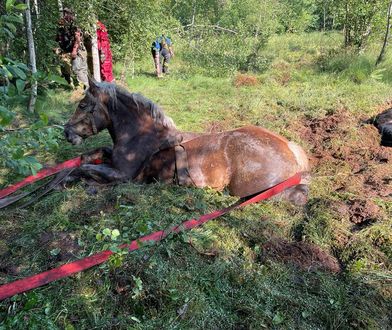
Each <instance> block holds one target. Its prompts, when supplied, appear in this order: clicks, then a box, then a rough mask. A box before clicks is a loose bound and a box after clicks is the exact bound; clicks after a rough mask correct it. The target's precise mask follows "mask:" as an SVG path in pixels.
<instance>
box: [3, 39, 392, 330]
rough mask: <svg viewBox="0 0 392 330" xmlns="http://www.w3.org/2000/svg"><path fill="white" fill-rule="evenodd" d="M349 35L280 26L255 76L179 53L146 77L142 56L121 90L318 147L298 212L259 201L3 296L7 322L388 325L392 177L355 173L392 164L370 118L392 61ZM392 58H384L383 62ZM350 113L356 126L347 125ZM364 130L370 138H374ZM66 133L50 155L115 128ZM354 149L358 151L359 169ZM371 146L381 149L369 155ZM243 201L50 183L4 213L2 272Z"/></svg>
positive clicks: (104, 139) (219, 123)
mask: <svg viewBox="0 0 392 330" xmlns="http://www.w3.org/2000/svg"><path fill="white" fill-rule="evenodd" d="M340 42H341V36H340V35H338V34H335V33H334V34H323V33H313V34H307V35H283V36H277V37H274V38H272V39H271V40H270V42H269V44H268V47H267V49H266V50H265V52H266V53H268V54H269V55H271V56H272V57H273V60H272V62H271V66H270V68H269V69H268V70H267V71H266V72H264V73H262V74H259V75H253V78H252V79H250V80H251V81H252V83H251V84H237V83H236V82H237V81H238V76H236V77H237V78H236V77H226V78H211V77H205V76H201V75H193V74H191V71H190V70H189V69H188V68H187V66H188V65H189V63H184V62H182V61H181V57H179V58H174V60H173V65H172V68H171V69H172V73H171V75H170V76H167V77H165V78H164V79H162V80H157V79H156V78H154V77H153V76H151V74H150V73H151V72H152V69H153V67H152V63H151V61H148V60H151V59H150V58H148V60H147V59H146V61H145V62H143V63H140V64H138V66H137V68H138V69H137V70H136V72H135V76H134V77H133V78H132V77H127V79H126V82H125V83H126V85H127V86H128V88H129V89H130V90H131V91H134V92H141V93H143V94H144V95H146V96H147V97H149V98H151V99H152V100H154V101H155V102H157V103H159V104H160V105H162V106H163V107H164V109H165V112H166V113H167V114H168V115H170V116H171V117H172V118H173V119H174V121H175V122H176V124H177V126H178V127H179V128H180V129H181V130H184V131H199V132H201V131H219V130H227V129H232V128H236V127H239V126H242V125H247V124H255V125H262V126H264V127H266V128H268V129H271V130H273V131H275V132H277V133H280V134H282V135H284V136H286V137H287V138H290V139H292V140H295V141H296V142H298V143H300V144H301V145H303V146H304V148H305V149H307V151H308V152H309V155H311V156H312V158H317V157H316V156H317V155H321V156H322V157H320V158H317V161H314V160H313V161H312V164H313V165H314V167H313V181H312V184H311V194H310V199H309V202H308V203H307V205H306V206H305V207H304V208H301V207H296V206H293V205H289V204H287V203H285V202H282V201H265V202H262V203H260V204H258V205H252V206H249V207H247V208H245V209H243V210H238V211H234V212H232V213H230V214H228V215H225V216H223V217H221V218H219V219H217V220H215V221H213V222H210V223H207V224H206V225H205V226H203V227H202V228H199V229H196V230H192V231H190V232H187V233H183V234H180V235H171V236H170V237H168V239H166V240H164V241H163V242H161V243H159V244H158V245H155V246H144V247H143V249H141V250H139V251H137V252H134V253H132V254H121V253H120V254H117V255H116V256H115V257H114V258H112V259H111V261H110V262H109V263H107V264H105V265H102V266H100V267H95V268H94V269H91V270H88V271H85V272H83V273H80V274H77V275H75V276H73V277H71V278H68V279H64V280H60V281H58V282H55V283H51V284H50V285H47V286H45V287H42V288H39V289H36V290H33V291H31V292H28V293H26V294H22V295H18V296H16V297H13V298H11V299H7V300H5V301H3V302H0V329H3V328H4V329H11V328H12V329H26V328H31V329H34V328H36V329H42V328H45V329H57V328H61V329H92V328H116V329H156V328H165V329H166V328H167V329H221V328H229V329H261V328H277V329H340V328H366V329H387V328H388V326H389V325H390V324H391V314H390V311H391V310H392V309H391V308H392V304H391V298H392V290H391V281H392V272H391V257H392V250H391V246H392V237H391V231H390V228H391V224H392V223H391V219H392V201H391V195H388V194H387V192H385V191H387V189H388V187H390V185H391V173H389V174H388V173H386V174H383V175H381V174H377V175H378V176H377V177H376V178H375V179H373V180H374V181H377V180H378V179H380V180H384V181H383V182H384V184H385V186H384V187H383V190H381V188H380V187H379V185H377V184H375V183H370V186H369V187H374V189H373V191H370V190H365V188H363V187H364V186H362V181H360V182H359V181H358V182H357V181H356V178H357V177H356V176H355V174H353V173H354V172H356V171H362V172H358V173H363V172H366V171H368V170H369V169H368V167H372V168H374V169H376V168H377V169H380V166H383V165H389V166H390V162H391V158H390V154H388V152H389V151H385V150H384V149H380V150H379V149H377V150H376V149H374V148H375V147H376V144H377V142H378V141H377V140H375V138H373V137H375V136H376V133H375V131H372V130H371V129H369V130H368V131H366V130H364V129H360V124H361V120H362V119H365V118H369V117H370V116H372V115H374V114H376V113H378V112H380V109H381V108H383V105H385V104H386V103H388V102H389V101H391V100H392V92H391V85H390V83H391V81H390V79H389V77H388V73H387V72H386V71H378V72H375V71H374V69H372V68H371V67H369V66H368V65H367V63H371V60H370V59H371V58H372V57H373V52H372V51H371V50H370V51H369V52H368V53H365V54H363V55H360V56H358V58H349V57H347V56H346V55H344V54H342V53H340V50H339V46H340ZM177 54H181V49H179V50H178V51H177ZM374 58H375V57H374ZM390 64H391V59H390V58H387V60H386V62H385V63H384V64H383V67H381V68H389V69H391V67H390ZM120 69H121V68H120ZM248 75H250V74H248ZM380 75H381V76H380ZM250 76H252V75H250ZM242 79H245V78H242ZM245 80H246V79H245ZM247 80H249V79H247ZM254 81H256V82H257V83H254V84H253V82H254ZM75 102H76V100H74V99H72V98H71V94H70V93H69V92H61V93H56V94H53V95H52V96H51V98H48V100H47V106H46V108H47V109H49V108H50V111H49V110H48V116H49V117H50V118H51V120H52V121H53V122H55V123H60V124H61V123H64V121H65V120H66V119H67V118H68V117H69V116H70V113H71V112H72V111H73V108H74V107H75ZM345 116H346V117H345ZM345 118H346V119H347V120H348V119H349V120H348V121H347V122H348V123H349V126H350V127H348V128H347V127H345V126H344V125H343V126H342V125H341V123H339V120H340V119H342V120H343V119H345ZM331 123H332V124H333V125H332V124H331ZM343 124H344V123H343ZM328 130H329V132H327V133H326V134H325V135H322V134H324V131H328ZM364 132H365V133H368V134H367V135H368V136H367V138H366V139H365V137H364V135H363V134H365V133H364ZM312 134H313V135H312ZM372 134H374V135H372ZM321 135H322V138H321ZM369 136H370V137H372V139H370V138H369ZM362 141H365V142H366V143H367V142H368V141H370V142H372V141H373V142H374V145H373V146H369V149H366V145H365V146H364V145H362V144H361V142H362ZM370 142H369V143H370ZM60 143H61V145H62V148H61V149H60V150H59V151H58V153H57V154H55V155H43V159H45V160H50V161H62V160H65V159H68V158H71V157H75V156H76V155H79V154H80V153H82V152H84V151H87V150H90V149H92V148H95V147H99V146H103V145H106V144H109V143H110V139H109V137H108V135H107V134H106V133H105V134H102V135H99V136H96V137H93V138H90V139H88V140H87V141H86V143H85V144H83V145H82V146H79V147H74V146H71V145H69V144H67V143H66V142H65V141H64V140H63V141H61V142H60ZM345 148H346V149H349V150H350V151H347V150H346V149H345ZM350 148H351V149H350ZM356 148H358V153H360V155H362V154H363V155H364V156H363V158H364V164H362V163H361V164H360V166H359V168H355V166H354V165H355V162H358V158H352V157H353V156H352V155H355V153H356V152H357V149H356ZM364 148H365V149H364ZM366 150H368V151H366ZM374 150H376V152H377V155H375V156H374V157H372V156H371V155H368V154H372V153H373V152H375V151H374ZM383 152H386V153H387V154H386V155H384V156H383V154H382V153H383ZM376 156H377V157H379V158H380V162H379V163H380V164H378V163H377V162H376V161H375V160H374V158H377V157H376ZM383 157H384V158H383ZM353 159H354V161H353ZM377 159H378V158H377ZM366 166H367V167H366ZM366 173H367V172H366ZM375 173H376V172H375ZM377 173H383V172H382V171H381V170H379V172H377ZM369 178H370V176H369ZM376 179H377V180H376ZM364 180H365V179H364ZM366 180H368V177H366ZM366 180H365V181H366ZM388 180H389V181H388ZM368 181H369V180H368ZM366 182H367V181H366ZM366 182H365V183H364V184H368V183H366ZM377 182H378V181H377ZM377 182H376V183H377ZM368 185H369V184H368ZM369 189H370V188H369ZM235 201H236V198H234V197H231V196H228V195H227V194H225V193H219V192H215V191H212V190H208V189H193V188H185V187H175V186H165V185H162V184H152V185H136V184H121V185H117V186H109V187H105V188H101V189H99V190H98V192H97V194H91V193H90V194H88V193H87V192H86V189H85V187H84V185H83V184H78V185H76V186H73V187H71V188H68V189H66V190H63V191H56V192H53V193H52V194H50V195H48V196H46V197H45V198H43V199H41V200H40V201H39V202H38V203H36V204H35V205H34V206H32V207H30V208H28V209H25V210H23V209H10V210H6V211H1V212H0V228H1V229H0V283H5V282H9V281H11V280H15V279H17V278H20V277H24V276H28V275H32V274H35V273H37V272H40V271H44V270H47V269H49V268H52V267H55V266H57V265H60V264H63V263H65V262H67V261H68V260H74V259H76V258H79V257H83V256H87V255H89V254H91V253H94V252H97V251H101V250H102V249H105V248H108V247H114V246H116V245H117V244H120V243H125V242H129V241H130V240H132V239H135V238H137V237H139V236H141V235H145V234H148V233H151V232H153V231H156V230H161V229H165V228H168V227H170V226H172V225H174V224H179V223H181V222H182V221H184V220H187V219H191V218H193V217H196V216H198V215H200V214H204V213H206V212H209V211H212V210H215V209H219V208H222V207H225V206H228V205H230V204H231V203H233V202H235ZM358 214H359V215H358ZM362 215H363V216H364V217H365V218H361V216H362ZM108 230H109V231H108ZM115 230H118V231H119V234H120V235H119V236H118V237H116V235H117V231H115ZM105 233H111V235H110V234H109V235H106V236H105ZM113 233H116V235H113ZM97 234H100V235H98V237H97ZM102 236H103V237H105V238H104V239H102ZM110 236H111V237H110ZM115 237H116V239H115ZM271 251H272V252H271ZM287 251H288V252H287ZM320 251H321V252H320ZM317 253H320V254H319V255H317ZM322 253H323V254H322ZM275 254H276V255H275ZM290 256H292V258H290ZM306 256H311V257H312V256H314V260H310V259H311V258H308V259H306V260H304V259H303V258H306ZM316 256H317V257H316ZM327 257H328V258H330V259H328V260H330V262H331V263H333V262H336V260H337V262H336V264H334V268H327V270H325V269H323V268H322V267H321V268H320V267H317V266H318V264H317V262H319V260H321V259H322V258H324V259H323V260H326V259H325V258H327ZM337 267H340V268H341V272H339V273H336V270H337Z"/></svg>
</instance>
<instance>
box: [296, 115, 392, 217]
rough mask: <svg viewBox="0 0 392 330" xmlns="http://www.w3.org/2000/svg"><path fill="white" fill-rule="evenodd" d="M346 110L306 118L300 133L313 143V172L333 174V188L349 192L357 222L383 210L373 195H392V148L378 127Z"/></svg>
mask: <svg viewBox="0 0 392 330" xmlns="http://www.w3.org/2000/svg"><path fill="white" fill-rule="evenodd" d="M367 119H368V118H358V117H355V116H353V115H350V114H349V113H348V112H347V111H345V110H340V111H338V112H336V113H333V114H329V115H326V116H325V117H323V118H318V119H304V120H303V121H302V128H299V129H300V136H301V138H302V139H304V140H305V141H306V143H307V144H308V145H309V146H310V154H311V156H312V160H311V163H312V167H313V172H314V173H313V175H314V177H317V176H327V177H329V178H330V183H331V184H332V189H333V190H334V191H336V192H339V193H348V194H349V195H350V196H351V195H352V196H362V197H361V198H363V200H362V199H358V198H356V197H355V198H351V199H349V200H348V201H347V202H346V204H347V205H346V206H347V208H348V213H349V217H350V221H351V222H352V223H354V224H356V225H359V224H366V223H371V222H373V221H375V220H376V219H377V218H378V217H380V216H381V215H380V210H379V208H378V207H377V205H375V204H374V202H372V201H371V199H374V198H383V199H385V198H387V199H389V198H391V197H392V148H388V147H383V146H380V135H379V133H378V131H377V129H376V128H375V127H374V126H373V125H371V124H369V123H367Z"/></svg>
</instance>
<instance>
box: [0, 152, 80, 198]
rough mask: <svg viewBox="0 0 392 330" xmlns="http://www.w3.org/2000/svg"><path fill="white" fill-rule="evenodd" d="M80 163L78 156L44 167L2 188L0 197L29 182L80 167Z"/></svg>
mask: <svg viewBox="0 0 392 330" xmlns="http://www.w3.org/2000/svg"><path fill="white" fill-rule="evenodd" d="M80 165H81V158H80V157H76V158H73V159H69V160H67V161H65V162H63V163H61V164H58V165H56V166H53V167H48V168H44V169H43V170H40V171H39V172H37V174H35V175H30V176H28V177H27V178H25V179H24V180H22V181H20V182H18V183H15V184H13V185H11V186H8V187H7V188H5V189H2V190H0V198H4V197H6V196H8V195H10V194H12V193H14V192H15V191H17V190H19V189H20V188H23V187H24V186H27V185H29V184H32V183H34V182H37V181H39V180H42V179H44V178H47V177H48V176H51V175H53V174H56V173H59V172H61V171H62V170H65V169H68V168H75V167H79V166H80Z"/></svg>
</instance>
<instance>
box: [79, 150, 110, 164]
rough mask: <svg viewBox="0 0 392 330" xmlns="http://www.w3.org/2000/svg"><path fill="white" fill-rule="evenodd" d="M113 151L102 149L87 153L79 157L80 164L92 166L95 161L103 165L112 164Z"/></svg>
mask: <svg viewBox="0 0 392 330" xmlns="http://www.w3.org/2000/svg"><path fill="white" fill-rule="evenodd" d="M112 155H113V149H112V148H111V147H102V148H98V149H95V150H92V151H88V152H86V153H84V154H83V155H82V156H81V159H82V164H93V163H95V162H96V161H97V160H100V161H102V162H103V163H105V164H111V163H112Z"/></svg>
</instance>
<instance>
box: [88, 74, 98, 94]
mask: <svg viewBox="0 0 392 330" xmlns="http://www.w3.org/2000/svg"><path fill="white" fill-rule="evenodd" d="M88 85H89V87H88V90H89V91H90V93H91V94H93V95H94V96H96V95H97V93H98V89H99V87H98V86H97V82H96V81H95V80H94V78H91V77H90V76H89V77H88Z"/></svg>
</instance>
